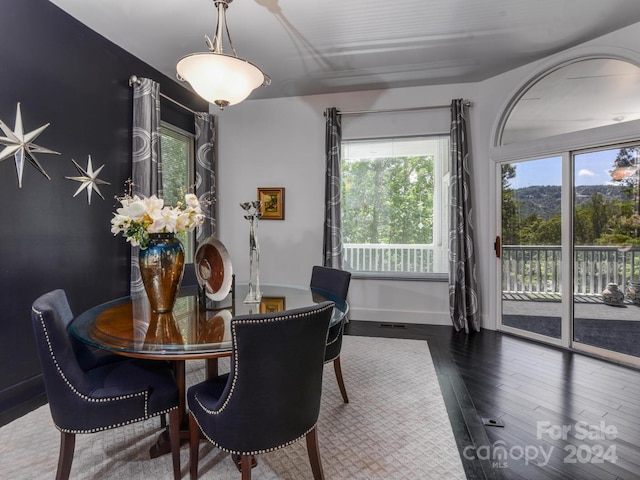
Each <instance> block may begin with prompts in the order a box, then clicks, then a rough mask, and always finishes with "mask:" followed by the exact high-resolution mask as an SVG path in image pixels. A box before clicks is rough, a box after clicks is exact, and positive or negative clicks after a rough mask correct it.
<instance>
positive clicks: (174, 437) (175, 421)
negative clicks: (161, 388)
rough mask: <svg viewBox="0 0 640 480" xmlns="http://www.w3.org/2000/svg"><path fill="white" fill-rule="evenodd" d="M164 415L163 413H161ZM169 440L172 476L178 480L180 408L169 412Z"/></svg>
mask: <svg viewBox="0 0 640 480" xmlns="http://www.w3.org/2000/svg"><path fill="white" fill-rule="evenodd" d="M162 416H163V417H164V415H162ZM169 441H170V443H171V460H172V462H173V478H174V480H179V479H180V477H182V474H181V473H180V410H179V409H178V408H174V409H173V410H171V411H170V412H169Z"/></svg>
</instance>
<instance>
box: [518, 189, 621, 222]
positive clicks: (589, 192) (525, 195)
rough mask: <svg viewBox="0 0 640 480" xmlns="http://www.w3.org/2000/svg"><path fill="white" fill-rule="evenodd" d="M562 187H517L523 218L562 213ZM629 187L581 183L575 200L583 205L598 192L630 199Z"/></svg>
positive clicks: (611, 197) (618, 198) (612, 197)
mask: <svg viewBox="0 0 640 480" xmlns="http://www.w3.org/2000/svg"><path fill="white" fill-rule="evenodd" d="M561 191H562V189H561V187H560V186H559V185H533V186H530V187H523V188H518V189H515V190H514V191H513V192H514V195H515V200H516V202H517V204H518V205H519V209H518V210H519V211H520V216H521V218H527V217H529V216H530V215H533V214H534V213H535V214H537V215H538V216H539V217H540V218H542V219H543V220H546V219H548V218H550V217H552V216H554V215H558V214H560V198H561ZM625 192H628V187H626V188H625V187H624V186H622V185H580V186H578V187H576V196H575V202H576V205H581V204H583V203H585V202H587V201H589V199H590V198H591V197H592V196H593V195H594V194H596V193H599V194H601V195H602V196H603V197H604V199H605V201H607V200H628V199H629V197H628V195H627V194H626V193H625Z"/></svg>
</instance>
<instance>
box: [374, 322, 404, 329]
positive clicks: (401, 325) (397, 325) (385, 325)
mask: <svg viewBox="0 0 640 480" xmlns="http://www.w3.org/2000/svg"><path fill="white" fill-rule="evenodd" d="M380 328H407V326H406V325H405V324H404V323H381V324H380Z"/></svg>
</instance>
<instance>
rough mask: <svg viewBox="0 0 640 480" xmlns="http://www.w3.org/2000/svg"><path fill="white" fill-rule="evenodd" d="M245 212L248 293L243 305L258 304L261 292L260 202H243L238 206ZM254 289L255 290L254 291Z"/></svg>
mask: <svg viewBox="0 0 640 480" xmlns="http://www.w3.org/2000/svg"><path fill="white" fill-rule="evenodd" d="M240 206H241V207H242V209H243V210H244V211H245V212H246V213H245V215H244V218H245V220H249V293H247V296H246V297H245V299H244V302H243V303H260V299H261V298H262V292H261V291H260V245H259V244H258V236H257V235H256V230H257V229H258V220H259V219H260V217H261V216H262V212H261V211H260V207H261V206H262V202H260V201H258V200H255V201H253V202H243V203H241V204H240ZM254 287H255V290H254Z"/></svg>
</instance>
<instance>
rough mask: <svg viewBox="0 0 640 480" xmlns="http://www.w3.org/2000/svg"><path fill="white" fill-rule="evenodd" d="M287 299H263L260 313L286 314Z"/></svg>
mask: <svg viewBox="0 0 640 480" xmlns="http://www.w3.org/2000/svg"><path fill="white" fill-rule="evenodd" d="M285 302H286V299H285V297H262V299H261V300H260V313H275V312H284V311H285V310H286V308H285V307H286V305H285Z"/></svg>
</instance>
